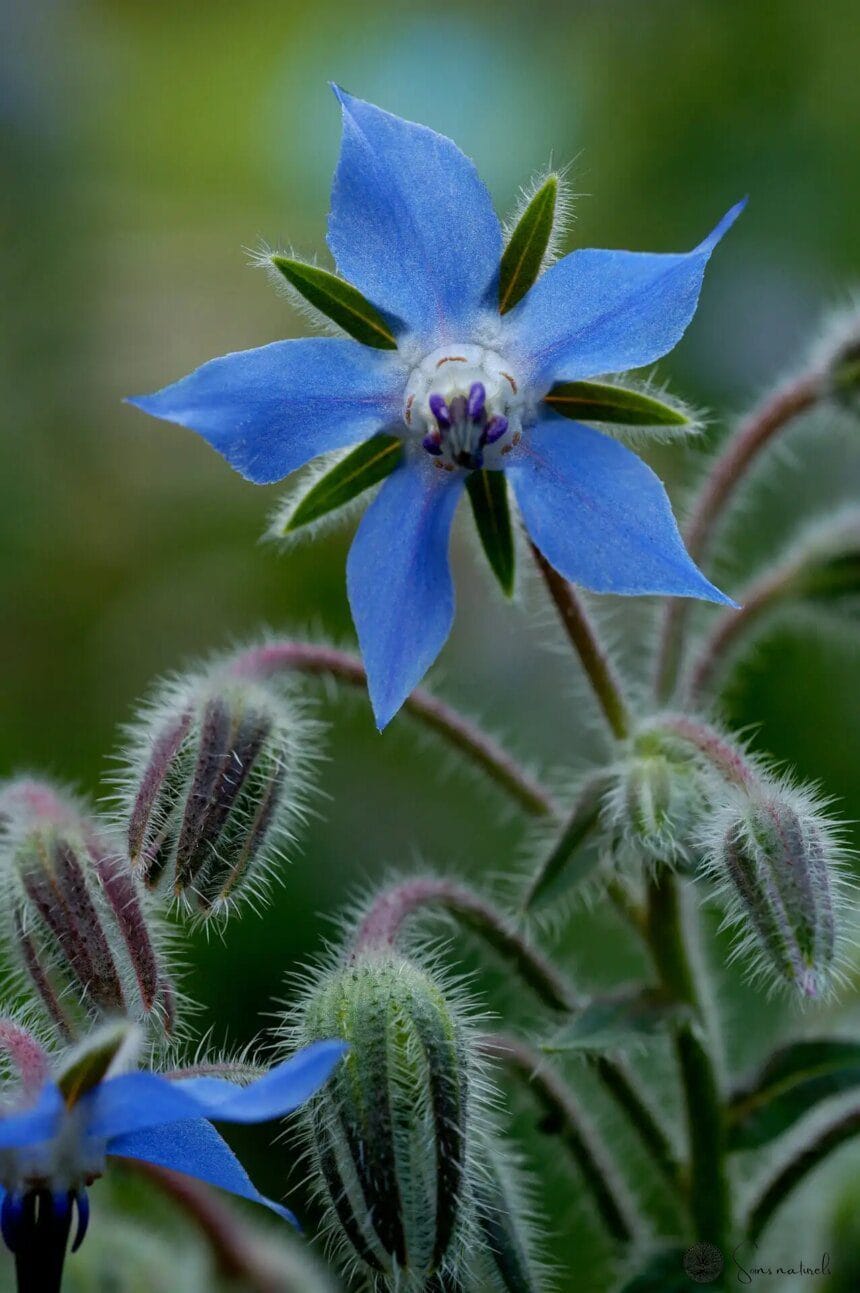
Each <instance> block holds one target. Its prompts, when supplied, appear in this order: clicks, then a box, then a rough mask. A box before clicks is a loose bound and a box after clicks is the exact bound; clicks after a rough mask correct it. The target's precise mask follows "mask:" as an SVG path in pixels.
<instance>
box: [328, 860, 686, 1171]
mask: <svg viewBox="0 0 860 1293" xmlns="http://www.w3.org/2000/svg"><path fill="white" fill-rule="evenodd" d="M432 907H440V908H442V909H443V910H445V911H448V912H450V913H451V914H452V915H454V916H456V917H457V919H458V920H459V921H460V922H461V923H462V924H464V925H466V926H467V927H468V928H470V929H472V930H473V931H474V932H475V933H477V934H478V935H479V936H480V937H481V938H482V939H483V940H484V941H485V942H486V943H487V944H488V945H489V946H490V947H492V948H493V949H494V950H495V951H496V952H497V953H498V954H499V955H500V956H502V957H503V958H504V959H505V960H506V961H507V962H508V963H509V964H510V965H512V966H513V967H514V969H515V970H516V972H517V974H518V975H519V977H520V979H521V980H522V982H523V983H525V984H526V986H527V987H529V988H531V990H532V991H533V992H534V993H535V995H536V996H537V997H538V999H539V1000H540V1001H542V1002H543V1003H544V1005H546V1006H549V1007H550V1009H552V1010H557V1011H561V1012H563V1013H565V1014H573V1013H576V1012H577V1011H579V1010H582V1009H584V1008H585V1006H586V1004H587V1003H586V1002H585V1001H581V1000H579V999H578V997H577V995H576V993H575V992H574V990H573V988H572V987H571V986H570V985H569V984H568V983H567V981H566V980H565V979H564V978H563V977H562V975H560V974H559V973H558V971H557V970H556V969H555V967H554V966H553V965H552V964H551V963H550V962H549V961H548V960H547V958H546V957H545V956H544V955H543V953H542V952H541V951H540V950H539V949H538V948H536V947H535V946H534V945H533V944H532V943H531V942H529V940H528V939H527V938H525V936H524V935H523V934H522V933H521V932H520V931H519V930H518V929H517V928H516V926H515V925H514V924H512V923H511V922H510V921H509V920H508V918H507V917H506V916H504V915H503V914H502V913H501V912H499V911H497V910H496V908H495V907H493V905H492V903H489V902H488V901H487V900H486V898H483V897H482V896H481V895H480V894H476V893H475V892H474V891H472V890H470V889H467V888H466V887H465V886H463V885H458V884H455V883H454V882H453V881H450V880H446V879H444V878H440V877H435V876H418V877H416V878H414V879H412V880H404V881H403V882H402V883H400V884H398V885H394V886H392V887H391V888H390V889H386V890H383V891H382V893H380V894H379V895H378V896H377V897H376V898H375V900H374V902H373V903H372V905H371V906H370V908H369V909H368V910H367V912H366V913H365V915H364V917H363V919H362V920H361V922H360V924H359V926H358V928H357V930H356V932H355V934H354V936H353V941H352V950H353V954H355V953H356V952H361V951H364V952H366V951H369V950H371V949H374V948H375V949H379V948H383V949H388V948H393V947H396V945H397V941H398V938H399V936H400V934H401V933H402V931H403V927H404V924H405V923H406V921H407V920H408V919H409V918H410V917H411V916H413V915H415V914H416V913H418V912H420V911H422V910H426V909H427V908H432ZM595 1071H596V1074H597V1077H598V1079H599V1081H600V1082H601V1083H602V1085H603V1087H604V1088H605V1090H606V1092H607V1094H608V1095H609V1097H610V1098H611V1099H612V1100H613V1101H614V1103H615V1104H616V1106H617V1107H618V1109H619V1110H620V1112H621V1113H623V1115H624V1116H625V1117H626V1118H627V1119H628V1121H629V1122H630V1125H631V1127H632V1128H633V1131H634V1132H635V1133H636V1135H637V1136H638V1137H639V1139H640V1140H641V1142H642V1144H643V1146H644V1147H645V1149H646V1150H647V1151H648V1153H650V1154H651V1155H652V1156H653V1157H654V1159H655V1161H656V1163H657V1166H658V1167H659V1169H660V1170H661V1172H663V1173H664V1175H666V1176H668V1177H670V1178H671V1179H672V1180H673V1182H674V1181H676V1180H677V1169H676V1167H674V1166H671V1165H670V1160H672V1151H671V1147H670V1146H669V1141H668V1138H667V1137H666V1135H665V1133H664V1132H663V1130H662V1129H661V1128H660V1126H659V1124H658V1123H657V1120H656V1118H655V1117H654V1115H653V1113H652V1112H651V1110H650V1109H649V1108H648V1106H647V1104H646V1103H645V1101H644V1100H643V1099H642V1097H641V1096H640V1095H639V1093H638V1092H637V1091H636V1088H635V1085H634V1082H633V1079H632V1078H631V1077H630V1075H629V1074H628V1073H627V1072H626V1071H625V1070H624V1068H623V1067H622V1065H621V1064H620V1063H619V1062H618V1061H617V1060H614V1059H610V1058H609V1057H608V1056H605V1057H603V1058H602V1061H601V1063H600V1064H598V1065H596V1070H595Z"/></svg>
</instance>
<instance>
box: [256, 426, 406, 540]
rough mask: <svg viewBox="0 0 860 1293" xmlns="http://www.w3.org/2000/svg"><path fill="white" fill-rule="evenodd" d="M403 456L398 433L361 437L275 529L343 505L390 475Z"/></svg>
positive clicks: (287, 529)
mask: <svg viewBox="0 0 860 1293" xmlns="http://www.w3.org/2000/svg"><path fill="white" fill-rule="evenodd" d="M402 457H403V441H402V440H399V439H398V438H397V436H390V435H375V436H371V437H370V439H369V440H363V441H362V443H361V444H359V445H356V447H355V448H354V449H353V450H352V452H351V453H348V454H347V455H346V457H345V458H341V460H340V462H338V463H336V464H335V466H334V467H332V469H331V471H327V472H326V474H325V475H324V476H322V477H321V478H320V479H319V480H318V481H316V482H315V484H313V485H312V486H311V488H310V489H309V490H308V492H307V493H306V494H305V496H304V498H302V499H301V501H300V502H299V504H298V506H297V507H296V508H295V509H294V510H293V511H292V512H291V514H290V516H289V517H288V519H287V520H286V521H285V522H284V524H283V525H282V526H281V527H280V528H279V530H278V533H280V534H282V535H286V534H293V533H294V532H295V531H296V530H301V529H302V528H303V527H304V526H306V525H312V524H313V522H314V521H319V520H320V519H321V518H322V517H324V516H328V514H329V513H330V512H334V511H336V509H337V508H339V507H344V506H345V505H346V504H347V503H350V502H352V500H353V499H354V498H357V497H358V495H359V494H363V493H364V491H365V490H366V489H370V487H371V485H377V484H378V483H379V482H380V481H381V480H384V479H385V477H386V476H388V475H390V474H391V472H392V471H394V468H395V467H396V466H397V465H398V463H399V462H400V461H401V459H402Z"/></svg>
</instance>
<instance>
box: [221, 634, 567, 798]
mask: <svg viewBox="0 0 860 1293" xmlns="http://www.w3.org/2000/svg"><path fill="white" fill-rule="evenodd" d="M230 671H231V673H234V674H239V675H242V676H246V677H247V676H251V677H267V676H268V675H271V674H277V673H282V672H294V673H305V674H310V675H312V676H315V677H320V678H334V679H336V680H337V681H338V682H345V683H348V684H349V685H350V686H353V687H366V686H367V674H366V672H365V669H364V665H363V664H362V663H361V660H359V659H358V657H357V656H354V655H350V654H349V653H348V652H346V651H339V650H337V649H336V648H334V647H327V646H318V645H316V644H315V643H312V642H272V643H270V644H268V645H267V646H262V647H256V648H253V649H252V650H250V651H244V652H243V653H242V654H241V655H239V656H237V657H236V659H235V660H234V661H233V662H232V664H231V666H230ZM403 708H404V710H406V712H407V713H409V714H411V715H412V716H413V717H414V718H417V719H418V720H419V721H420V722H421V723H423V724H424V726H425V727H428V728H430V729H431V730H432V731H434V732H435V733H436V734H437V735H438V736H441V737H442V738H443V740H445V741H447V742H448V743H449V744H450V745H452V746H453V747H454V748H455V749H456V750H458V751H459V753H460V754H462V755H464V756H465V757H466V758H468V759H470V760H471V761H472V762H473V763H474V764H476V765H477V766H478V767H479V768H481V769H482V771H483V772H484V773H485V774H486V775H487V776H488V777H489V778H490V779H491V780H492V781H495V782H496V784H497V785H499V786H501V787H502V789H504V790H506V791H507V792H508V794H510V795H511V796H512V797H513V798H514V799H516V800H517V802H518V803H519V805H520V807H521V808H524V809H525V811H526V812H528V813H531V814H532V815H533V816H536V817H545V816H549V815H552V814H555V813H556V812H557V811H558V809H557V805H556V804H555V802H554V801H553V799H552V796H551V795H550V794H549V791H547V790H546V789H544V787H543V786H541V785H540V784H539V783H538V782H537V781H535V780H534V778H533V777H531V776H530V775H529V774H528V773H527V772H526V771H525V769H523V768H521V767H520V766H519V764H518V763H517V762H516V761H515V760H514V759H513V758H512V757H511V755H510V754H509V753H508V752H507V750H505V749H503V748H502V747H501V746H500V745H499V744H498V742H496V741H494V740H493V738H492V737H491V736H488V735H487V733H486V732H483V731H482V730H481V729H480V728H479V727H478V726H476V724H475V723H473V722H471V720H469V719H467V718H465V717H464V716H463V715H462V714H460V713H458V712H457V710H455V709H453V708H452V707H451V706H450V705H447V704H446V703H445V702H444V701H442V700H439V698H438V697H437V696H433V695H431V694H430V692H428V691H424V690H423V688H420V687H419V688H417V689H416V690H415V691H413V692H412V694H411V695H410V696H407V698H406V700H405V702H404V705H403Z"/></svg>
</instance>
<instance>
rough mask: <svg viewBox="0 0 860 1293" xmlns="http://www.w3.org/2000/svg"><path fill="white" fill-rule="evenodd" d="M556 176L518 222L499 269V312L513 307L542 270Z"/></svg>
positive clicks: (552, 221)
mask: <svg viewBox="0 0 860 1293" xmlns="http://www.w3.org/2000/svg"><path fill="white" fill-rule="evenodd" d="M557 199H558V176H557V175H550V176H549V177H548V178H547V179H546V180H545V181H544V182H543V184H542V185H541V186H540V188H539V189H538V191H537V193H535V195H534V197H533V198H532V200H531V202H529V204H528V206H527V207H526V209H525V211H524V212H523V213H522V215H521V216H520V218H519V220H518V221H517V224H516V227H515V229H514V231H513V233H512V234H511V237H510V240H509V242H508V245H507V247H506V248H505V250H504V254H503V256H502V263H501V268H500V269H499V312H500V313H501V314H505V313H506V312H507V311H508V310H512V309H513V307H514V306H515V305H516V303H517V301H520V300H522V298H523V297H524V296H525V294H526V292H527V291H528V290H529V288H530V287H531V286H532V284H533V283H534V282H535V280H536V278H537V276H538V274H539V273H540V271H541V266H542V264H543V259H544V256H545V255H546V249H547V247H548V246H549V240H550V238H551V237H552V229H553V223H554V221H555V208H556V201H557Z"/></svg>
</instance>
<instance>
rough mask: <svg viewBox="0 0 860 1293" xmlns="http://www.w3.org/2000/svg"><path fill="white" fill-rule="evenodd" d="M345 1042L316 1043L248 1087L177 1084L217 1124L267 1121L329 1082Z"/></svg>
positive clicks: (210, 1081)
mask: <svg viewBox="0 0 860 1293" xmlns="http://www.w3.org/2000/svg"><path fill="white" fill-rule="evenodd" d="M346 1050H347V1045H346V1043H345V1042H338V1041H327V1042H313V1043H312V1044H311V1045H310V1046H306V1047H305V1048H304V1049H303V1050H301V1051H299V1052H298V1054H296V1055H293V1056H292V1057H291V1058H290V1059H288V1060H285V1061H284V1062H283V1063H282V1064H277V1065H275V1067H274V1068H271V1069H270V1070H269V1072H268V1073H266V1074H264V1076H263V1077H261V1078H257V1080H256V1081H255V1082H251V1083H249V1084H248V1086H237V1085H236V1083H235V1082H230V1081H228V1080H227V1079H225V1078H211V1077H200V1078H188V1079H186V1080H185V1081H180V1082H177V1083H176V1084H175V1085H177V1086H178V1087H179V1089H180V1090H181V1091H183V1092H185V1093H186V1094H189V1095H191V1096H193V1097H194V1099H195V1100H196V1101H197V1103H198V1106H199V1108H200V1112H201V1113H205V1115H206V1117H207V1118H212V1119H213V1120H214V1121H215V1122H218V1121H221V1122H268V1121H269V1120H270V1119H271V1118H283V1117H284V1116H285V1115H286V1114H288V1113H291V1112H292V1111H293V1109H298V1107H299V1105H302V1104H304V1102H305V1101H306V1100H307V1099H309V1098H310V1097H311V1096H312V1095H313V1094H314V1092H315V1091H317V1090H318V1089H319V1088H320V1087H321V1086H322V1084H323V1082H325V1081H326V1080H327V1078H328V1077H329V1075H330V1073H331V1071H332V1069H333V1068H334V1066H335V1065H336V1064H337V1062H338V1060H339V1059H340V1058H341V1057H342V1056H343V1055H344V1054H345V1052H346Z"/></svg>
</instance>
